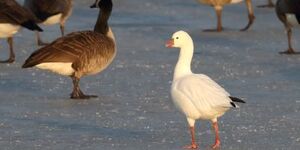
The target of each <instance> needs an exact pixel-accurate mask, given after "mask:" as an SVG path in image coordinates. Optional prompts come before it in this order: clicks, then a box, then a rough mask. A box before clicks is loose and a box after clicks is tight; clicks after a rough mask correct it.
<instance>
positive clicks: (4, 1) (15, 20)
mask: <svg viewBox="0 0 300 150" xmlns="http://www.w3.org/2000/svg"><path fill="white" fill-rule="evenodd" d="M21 26H22V27H25V28H27V29H29V30H36V31H42V29H41V28H40V27H39V26H38V25H37V24H36V23H35V21H34V16H32V15H31V13H30V12H29V11H28V10H27V9H25V8H23V7H22V6H21V5H19V4H18V3H17V2H16V1H15V0H0V38H7V42H8V44H9V49H10V56H9V58H8V59H7V60H4V61H0V63H12V62H14V61H15V53H14V50H13V35H14V34H16V33H17V32H18V30H19V29H20V27H21Z"/></svg>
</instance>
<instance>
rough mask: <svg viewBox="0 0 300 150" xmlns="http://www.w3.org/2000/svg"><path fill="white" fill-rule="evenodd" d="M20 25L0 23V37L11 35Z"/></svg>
mask: <svg viewBox="0 0 300 150" xmlns="http://www.w3.org/2000/svg"><path fill="white" fill-rule="evenodd" d="M20 27H21V26H20V25H13V24H10V23H0V38H7V37H12V36H13V35H14V34H16V33H17V32H18V30H19V29H20Z"/></svg>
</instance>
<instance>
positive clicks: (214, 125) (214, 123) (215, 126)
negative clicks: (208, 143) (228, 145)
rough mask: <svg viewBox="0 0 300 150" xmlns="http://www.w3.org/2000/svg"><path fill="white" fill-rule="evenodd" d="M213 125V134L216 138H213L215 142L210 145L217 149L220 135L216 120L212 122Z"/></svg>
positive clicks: (219, 143)
mask: <svg viewBox="0 0 300 150" xmlns="http://www.w3.org/2000/svg"><path fill="white" fill-rule="evenodd" d="M213 127H214V129H215V134H216V139H215V144H214V145H213V146H212V148H213V149H217V148H219V147H220V145H221V141H220V136H219V127H218V122H217V121H216V122H213Z"/></svg>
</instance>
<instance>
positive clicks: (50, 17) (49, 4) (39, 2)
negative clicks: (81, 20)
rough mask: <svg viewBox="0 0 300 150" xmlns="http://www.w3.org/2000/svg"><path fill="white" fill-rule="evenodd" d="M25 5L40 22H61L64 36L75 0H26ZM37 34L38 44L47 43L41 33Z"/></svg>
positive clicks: (45, 23)
mask: <svg viewBox="0 0 300 150" xmlns="http://www.w3.org/2000/svg"><path fill="white" fill-rule="evenodd" d="M24 6H25V7H26V8H28V9H29V10H30V11H31V12H32V13H33V14H34V15H35V16H36V18H37V22H38V23H42V24H43V25H54V24H59V26H60V30H61V35H62V36H64V33H65V23H66V20H67V19H68V18H69V16H70V15H71V14H72V7H73V0H25V1H24ZM36 34H37V35H36V36H37V44H38V45H46V44H47V43H45V42H43V41H42V40H41V37H40V35H39V33H38V32H37V33H36Z"/></svg>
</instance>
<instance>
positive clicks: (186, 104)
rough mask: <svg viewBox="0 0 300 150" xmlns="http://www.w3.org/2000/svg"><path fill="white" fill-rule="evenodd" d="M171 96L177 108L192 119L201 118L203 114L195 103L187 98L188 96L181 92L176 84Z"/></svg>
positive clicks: (173, 86)
mask: <svg viewBox="0 0 300 150" xmlns="http://www.w3.org/2000/svg"><path fill="white" fill-rule="evenodd" d="M171 96H172V100H173V103H174V105H175V106H176V108H178V109H179V110H180V111H181V112H182V113H183V114H185V115H186V116H187V117H189V118H192V119H199V118H200V117H201V114H200V113H199V111H198V110H197V108H196V107H195V105H193V103H192V102H191V101H190V100H189V99H187V97H185V96H184V95H183V94H182V93H180V92H179V91H178V90H177V89H176V85H174V84H173V85H172V88H171Z"/></svg>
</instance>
